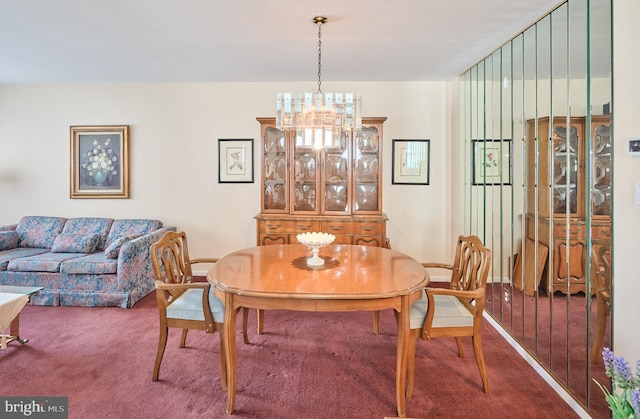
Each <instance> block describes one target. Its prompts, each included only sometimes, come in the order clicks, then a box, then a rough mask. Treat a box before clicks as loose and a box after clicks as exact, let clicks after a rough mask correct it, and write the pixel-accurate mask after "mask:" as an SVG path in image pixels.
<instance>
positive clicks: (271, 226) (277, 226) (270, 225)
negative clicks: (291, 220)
mask: <svg viewBox="0 0 640 419" xmlns="http://www.w3.org/2000/svg"><path fill="white" fill-rule="evenodd" d="M267 228H271V229H273V228H280V224H269V223H267Z"/></svg>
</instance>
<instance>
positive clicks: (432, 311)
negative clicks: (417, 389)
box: [406, 236, 491, 397]
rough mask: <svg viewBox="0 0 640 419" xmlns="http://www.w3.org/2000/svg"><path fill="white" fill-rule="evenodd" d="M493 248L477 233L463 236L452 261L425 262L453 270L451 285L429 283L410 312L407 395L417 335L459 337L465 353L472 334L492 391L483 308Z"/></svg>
mask: <svg viewBox="0 0 640 419" xmlns="http://www.w3.org/2000/svg"><path fill="white" fill-rule="evenodd" d="M490 263H491V250H489V249H488V248H486V247H484V245H483V244H482V241H481V240H480V239H479V238H478V237H477V236H459V237H458V243H457V246H456V253H455V259H454V260H453V263H452V264H445V263H423V264H422V265H423V266H424V267H425V268H440V269H447V270H450V271H451V281H450V287H449V288H448V289H447V288H433V287H427V288H424V289H423V291H422V298H420V299H418V300H416V301H415V302H414V303H413V304H412V305H411V309H410V312H409V317H410V326H409V327H410V329H411V330H410V333H409V353H408V357H407V370H408V382H407V394H406V395H407V397H411V395H412V393H413V383H414V373H415V358H416V342H417V339H418V338H420V339H423V340H427V339H432V338H436V337H446V336H449V337H455V338H456V343H457V345H458V355H459V356H460V357H461V358H462V357H464V350H463V348H462V337H463V336H471V340H472V342H473V351H474V354H475V356H476V363H477V364H478V369H479V370H480V377H481V378H482V387H483V389H484V392H485V393H489V380H488V378H487V371H486V367H485V363H484V355H483V354H482V338H481V331H482V312H483V310H484V304H485V289H486V284H487V277H488V275H489V266H490Z"/></svg>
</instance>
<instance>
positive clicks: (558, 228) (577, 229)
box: [553, 224, 586, 239]
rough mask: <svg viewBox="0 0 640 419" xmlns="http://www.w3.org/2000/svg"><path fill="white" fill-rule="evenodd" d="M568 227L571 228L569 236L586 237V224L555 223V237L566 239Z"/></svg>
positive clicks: (573, 237) (575, 237) (574, 237)
mask: <svg viewBox="0 0 640 419" xmlns="http://www.w3.org/2000/svg"><path fill="white" fill-rule="evenodd" d="M567 229H569V237H570V238H571V239H584V238H585V236H586V234H585V226H584V224H581V225H569V226H567V225H564V224H563V225H554V226H553V237H556V238H558V239H564V238H566V236H567Z"/></svg>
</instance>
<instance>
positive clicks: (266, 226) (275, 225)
mask: <svg viewBox="0 0 640 419" xmlns="http://www.w3.org/2000/svg"><path fill="white" fill-rule="evenodd" d="M258 231H259V232H261V233H282V232H284V222H283V221H282V220H260V221H258Z"/></svg>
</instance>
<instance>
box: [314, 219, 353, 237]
mask: <svg viewBox="0 0 640 419" xmlns="http://www.w3.org/2000/svg"><path fill="white" fill-rule="evenodd" d="M352 226H353V223H351V222H349V221H322V222H321V223H320V231H322V232H323V233H331V234H351V233H352V232H353V231H352V229H353V228H352Z"/></svg>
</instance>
